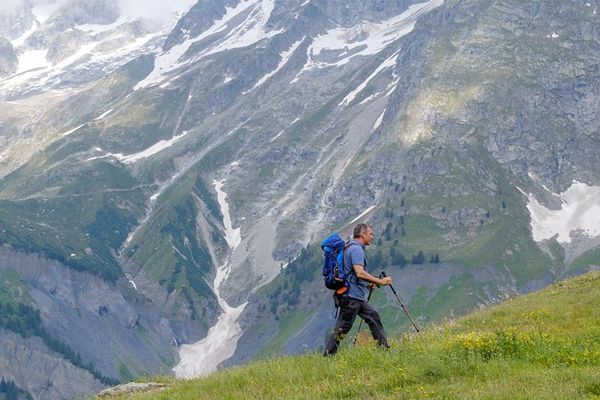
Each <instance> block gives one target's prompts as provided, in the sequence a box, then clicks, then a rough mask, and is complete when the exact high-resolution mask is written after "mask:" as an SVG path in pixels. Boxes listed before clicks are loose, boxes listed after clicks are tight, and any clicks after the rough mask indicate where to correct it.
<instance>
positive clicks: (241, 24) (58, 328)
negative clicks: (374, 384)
mask: <svg viewBox="0 0 600 400" xmlns="http://www.w3.org/2000/svg"><path fill="white" fill-rule="evenodd" d="M599 12H600V1H599V0H545V1H542V0H518V1H517V0H429V1H427V0H361V1H359V0H344V1H341V0H340V1H334V0H198V1H197V2H196V1H194V0H171V1H169V2H163V1H159V0H148V1H145V2H137V1H134V0H0V376H1V377H2V378H4V379H5V381H6V382H10V385H8V386H10V387H11V388H13V393H17V394H18V396H20V397H19V398H33V399H70V398H75V397H82V396H85V395H89V394H93V393H97V392H98V391H100V390H101V389H102V388H105V387H107V386H110V385H113V384H115V383H118V382H128V381H130V380H131V379H133V378H135V377H140V376H148V375H153V374H157V373H163V374H176V375H177V376H180V377H189V376H195V375H199V374H206V373H209V372H211V371H214V370H215V369H217V368H222V367H225V366H231V365H236V364H240V363H244V362H247V361H250V360H253V359H256V358H260V357H268V356H272V355H277V354H282V353H283V354H296V353H302V352H307V351H318V349H319V348H320V347H321V346H322V345H323V342H324V339H325V336H326V334H327V331H328V329H329V328H330V327H331V326H332V324H333V322H334V316H333V314H334V308H333V302H332V299H331V295H330V293H329V291H328V290H327V289H325V287H324V286H323V284H322V280H321V266H322V253H321V249H320V247H319V243H320V241H321V240H322V238H324V237H326V236H327V235H329V234H330V233H332V232H335V231H338V232H340V233H341V234H342V236H344V237H348V235H349V234H350V232H351V227H352V226H353V225H354V224H355V223H356V222H357V221H361V222H368V223H370V224H372V226H373V228H374V231H375V243H374V244H373V245H372V246H371V247H369V248H368V250H367V257H368V261H369V269H370V271H371V272H372V273H373V274H378V273H379V272H380V271H381V270H382V269H385V270H386V272H387V273H388V275H390V276H392V277H393V279H394V286H395V288H396V289H397V291H398V292H399V293H400V294H401V295H402V297H403V299H404V301H406V304H407V306H408V308H409V309H410V311H411V313H412V314H413V315H414V316H415V317H416V321H417V322H418V323H419V324H421V325H423V326H426V325H427V324H428V323H429V322H434V321H440V320H442V319H444V318H451V317H453V316H457V315H460V314H464V313H466V312H468V311H470V310H472V309H475V308H478V307H484V306H486V305H488V304H491V303H497V302H501V301H502V300H504V299H507V298H509V297H511V296H514V295H516V294H520V293H526V292H531V291H534V290H538V289H541V288H543V287H545V286H547V285H549V284H551V283H553V282H555V281H556V280H558V279H562V278H565V277H567V276H571V275H576V274H580V273H583V272H586V271H588V270H590V269H597V268H600V267H599V266H600V158H599V157H598V154H599V153H600V136H599V135H600V115H599V110H600V13H599ZM373 301H374V302H375V303H376V305H377V307H378V309H380V310H381V311H382V317H383V322H384V325H385V326H386V329H387V330H388V331H390V332H391V333H392V335H394V334H398V333H399V332H405V331H409V329H410V328H411V326H410V324H409V321H408V320H407V318H406V317H405V315H404V314H403V312H402V310H401V309H400V308H399V306H398V303H397V301H396V299H395V298H394V297H393V295H392V293H391V291H388V290H383V289H381V290H376V292H375V294H374V296H373ZM347 341H348V342H349V340H347ZM1 397H2V393H0V398H1Z"/></svg>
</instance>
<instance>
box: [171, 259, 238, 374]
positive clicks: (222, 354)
mask: <svg viewBox="0 0 600 400" xmlns="http://www.w3.org/2000/svg"><path fill="white" fill-rule="evenodd" d="M230 271H231V267H230V265H229V263H227V264H225V265H223V266H222V267H220V268H219V269H217V275H216V277H215V282H214V292H215V295H216V296H217V301H218V302H219V305H220V306H221V308H222V309H223V314H221V315H220V316H219V318H218V320H217V323H216V325H215V326H213V327H212V328H210V329H209V331H208V334H207V335H206V337H205V338H204V339H202V340H201V341H199V342H197V343H194V344H190V345H182V346H181V347H180V348H179V358H180V361H179V364H177V366H175V368H173V372H175V375H176V376H177V377H178V378H193V377H196V376H200V375H206V374H208V373H210V372H213V371H215V370H216V369H217V367H218V366H219V364H221V363H222V362H223V361H225V360H227V359H228V358H229V357H231V356H232V355H233V353H234V352H235V348H236V347H237V342H238V340H239V338H240V337H241V335H242V328H241V327H240V324H239V323H238V322H237V320H238V318H239V317H240V315H241V314H242V311H244V308H246V305H247V304H248V303H244V304H241V305H239V306H237V307H231V306H229V304H227V303H226V302H225V300H224V299H223V298H222V297H221V285H222V283H223V282H224V281H225V278H226V277H227V275H228V274H229V272H230Z"/></svg>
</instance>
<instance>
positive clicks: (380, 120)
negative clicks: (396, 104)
mask: <svg viewBox="0 0 600 400" xmlns="http://www.w3.org/2000/svg"><path fill="white" fill-rule="evenodd" d="M385 111H386V108H384V109H383V112H382V113H381V115H379V118H377V121H375V123H374V124H373V128H372V129H371V131H374V130H376V129H377V128H379V127H380V126H381V122H383V116H384V115H385Z"/></svg>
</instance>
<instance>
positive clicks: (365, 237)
mask: <svg viewBox="0 0 600 400" xmlns="http://www.w3.org/2000/svg"><path fill="white" fill-rule="evenodd" d="M354 239H356V240H357V241H359V242H361V243H362V244H363V245H365V246H369V245H370V244H371V242H372V241H373V229H371V227H370V226H369V225H367V224H358V225H356V226H355V227H354Z"/></svg>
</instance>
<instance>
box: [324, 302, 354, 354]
mask: <svg viewBox="0 0 600 400" xmlns="http://www.w3.org/2000/svg"><path fill="white" fill-rule="evenodd" d="M360 305H361V302H360V301H359V300H355V299H351V298H349V297H342V298H341V299H340V314H339V315H338V319H337V321H336V322H335V326H334V328H333V329H332V330H331V333H330V334H329V338H328V339H327V343H326V344H325V350H324V351H323V355H324V356H330V355H334V354H335V353H337V351H338V347H339V345H340V341H341V340H342V339H343V338H344V336H346V334H347V333H348V332H349V331H350V328H352V324H353V323H354V320H355V319H356V314H358V310H359V309H360Z"/></svg>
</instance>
